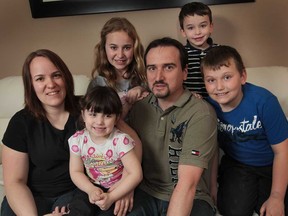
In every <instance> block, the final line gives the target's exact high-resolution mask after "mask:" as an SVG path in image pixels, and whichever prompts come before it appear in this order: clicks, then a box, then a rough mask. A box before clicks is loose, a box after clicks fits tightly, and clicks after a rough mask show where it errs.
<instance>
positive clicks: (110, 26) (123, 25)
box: [92, 17, 146, 88]
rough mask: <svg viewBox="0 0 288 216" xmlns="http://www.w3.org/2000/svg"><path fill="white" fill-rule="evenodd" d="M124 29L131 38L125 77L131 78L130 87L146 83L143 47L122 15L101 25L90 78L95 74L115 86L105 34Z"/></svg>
mask: <svg viewBox="0 0 288 216" xmlns="http://www.w3.org/2000/svg"><path fill="white" fill-rule="evenodd" d="M118 31H124V32H126V33H127V34H128V36H129V37H130V38H131V39H132V40H133V42H134V44H133V56H134V57H133V61H132V62H131V64H130V65H129V68H128V70H127V72H126V73H125V77H124V78H125V79H131V80H132V82H131V84H132V87H134V86H137V85H142V84H143V83H146V75H145V66H144V60H143V54H144V48H143V45H142V44H141V41H140V38H139V36H138V34H137V32H136V29H135V27H134V26H133V25H132V24H131V23H130V22H129V21H128V20H127V19H126V18H123V17H114V18H111V19H110V20H108V21H107V22H106V23H105V25H104V26H103V28H102V30H101V34H100V42H99V43H98V44H97V45H96V46H95V49H94V51H95V63H94V68H93V70H92V78H95V77H96V76H97V75H100V76H103V77H105V78H106V79H107V81H108V84H109V86H111V87H113V88H115V87H116V80H117V75H116V73H115V69H114V67H113V66H112V65H111V64H110V63H109V61H108V59H107V55H106V52H105V44H106V36H107V35H108V34H109V33H113V32H118Z"/></svg>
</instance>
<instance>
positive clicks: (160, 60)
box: [146, 46, 187, 103]
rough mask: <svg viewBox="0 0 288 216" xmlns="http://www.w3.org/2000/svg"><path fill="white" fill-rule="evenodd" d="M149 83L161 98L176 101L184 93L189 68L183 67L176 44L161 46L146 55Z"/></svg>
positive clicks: (154, 92)
mask: <svg viewBox="0 0 288 216" xmlns="http://www.w3.org/2000/svg"><path fill="white" fill-rule="evenodd" d="M146 72H147V80H148V85H149V88H150V89H151V91H152V92H153V94H154V95H155V96H156V97H157V98H158V99H159V100H165V101H170V102H172V103H174V102H176V101H177V100H178V98H179V96H180V95H181V94H182V93H183V91H184V89H183V81H184V80H185V79H186V78H187V68H185V69H182V67H181V61H180V53H179V50H178V49H177V48H176V47H174V46H165V47H163V46H159V47H156V48H152V49H150V50H149V52H148V53H147V56H146Z"/></svg>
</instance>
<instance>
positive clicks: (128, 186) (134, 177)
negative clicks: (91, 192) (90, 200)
mask: <svg viewBox="0 0 288 216" xmlns="http://www.w3.org/2000/svg"><path fill="white" fill-rule="evenodd" d="M121 161H122V163H123V166H124V169H125V171H126V175H125V177H122V179H121V181H120V182H119V184H118V185H117V187H115V188H114V189H113V190H111V191H110V190H109V191H108V192H107V193H103V194H101V195H100V199H101V200H100V201H97V202H96V204H97V205H98V206H99V207H100V208H101V209H103V210H107V209H108V208H109V207H110V206H111V205H112V204H113V203H114V202H115V201H117V200H119V199H120V198H122V197H123V196H125V195H127V194H128V193H130V192H131V191H132V190H134V189H135V187H136V186H137V185H138V184H139V183H140V181H141V180H142V168H141V164H140V162H139V160H138V158H137V156H136V153H135V151H134V149H132V150H130V151H129V152H127V153H126V154H125V155H124V156H123V157H122V158H121Z"/></svg>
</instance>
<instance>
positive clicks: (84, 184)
mask: <svg viewBox="0 0 288 216" xmlns="http://www.w3.org/2000/svg"><path fill="white" fill-rule="evenodd" d="M69 170H70V176H71V179H72V181H73V183H74V184H75V185H76V186H77V187H78V188H79V189H80V190H82V191H84V192H85V193H87V194H88V196H89V201H90V202H91V203H95V202H96V201H98V200H99V199H100V197H99V196H100V194H101V193H103V191H102V189H100V188H99V187H97V186H95V185H93V184H92V182H90V180H89V179H88V177H87V176H86V175H85V173H84V166H83V162H82V160H81V158H80V156H78V155H75V154H74V153H71V152H70V163H69Z"/></svg>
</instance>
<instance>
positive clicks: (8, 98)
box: [0, 66, 288, 201]
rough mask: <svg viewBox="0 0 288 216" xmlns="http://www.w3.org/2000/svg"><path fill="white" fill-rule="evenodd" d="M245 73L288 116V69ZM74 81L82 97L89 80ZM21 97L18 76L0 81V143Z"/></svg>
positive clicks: (79, 77)
mask: <svg viewBox="0 0 288 216" xmlns="http://www.w3.org/2000/svg"><path fill="white" fill-rule="evenodd" d="M247 73H248V81H249V82H252V83H255V84H258V85H261V86H263V87H266V88H267V89H269V90H270V91H271V92H273V93H274V94H275V95H276V96H277V97H278V99H279V101H280V103H281V106H282V108H283V110H284V112H285V114H286V116H288V94H287V92H288V85H287V83H288V67H278V66H275V67H258V68H247ZM74 81H75V90H76V91H75V93H76V94H77V95H82V94H83V93H84V92H85V91H86V88H87V86H88V83H89V78H88V77H87V76H85V75H74ZM23 95H24V93H23V84H22V80H21V77H20V76H11V77H6V78H3V79H1V80H0V101H1V103H0V141H2V137H3V133H4V132H5V129H6V127H7V124H8V122H9V120H10V118H11V117H12V115H13V114H14V113H15V112H16V111H18V110H20V109H21V108H22V107H23V101H24V99H23ZM0 147H1V146H0ZM0 149H1V148H0ZM0 162H1V157H0ZM0 164H1V163H0ZM1 184H2V185H1ZM2 196H3V182H2V169H1V167H0V201H1V200H2Z"/></svg>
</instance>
